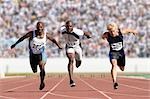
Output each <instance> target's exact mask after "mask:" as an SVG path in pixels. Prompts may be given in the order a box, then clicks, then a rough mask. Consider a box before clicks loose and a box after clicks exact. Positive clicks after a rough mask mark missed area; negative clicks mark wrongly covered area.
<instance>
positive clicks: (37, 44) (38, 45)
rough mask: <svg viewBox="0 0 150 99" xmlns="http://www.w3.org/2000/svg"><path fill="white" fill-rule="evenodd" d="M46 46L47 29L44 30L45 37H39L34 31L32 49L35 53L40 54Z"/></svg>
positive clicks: (31, 42)
mask: <svg viewBox="0 0 150 99" xmlns="http://www.w3.org/2000/svg"><path fill="white" fill-rule="evenodd" d="M45 48H46V31H44V37H43V38H38V37H36V35H35V31H33V38H32V40H31V41H30V50H31V52H32V53H33V54H40V53H42V52H44V51H45Z"/></svg>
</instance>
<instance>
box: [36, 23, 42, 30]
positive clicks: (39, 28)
mask: <svg viewBox="0 0 150 99" xmlns="http://www.w3.org/2000/svg"><path fill="white" fill-rule="evenodd" d="M36 28H37V30H38V31H39V32H42V31H43V30H44V23H43V22H37V25H36Z"/></svg>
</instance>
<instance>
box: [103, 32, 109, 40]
mask: <svg viewBox="0 0 150 99" xmlns="http://www.w3.org/2000/svg"><path fill="white" fill-rule="evenodd" d="M107 38H108V32H105V33H104V34H103V35H102V39H104V40H105V39H107Z"/></svg>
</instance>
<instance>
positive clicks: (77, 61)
mask: <svg viewBox="0 0 150 99" xmlns="http://www.w3.org/2000/svg"><path fill="white" fill-rule="evenodd" d="M80 65H81V60H76V67H77V68H78V67H79V66H80Z"/></svg>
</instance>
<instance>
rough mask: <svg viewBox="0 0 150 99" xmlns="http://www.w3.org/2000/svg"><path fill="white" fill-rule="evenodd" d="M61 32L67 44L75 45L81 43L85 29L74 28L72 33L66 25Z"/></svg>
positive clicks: (68, 45)
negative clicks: (67, 29)
mask: <svg viewBox="0 0 150 99" xmlns="http://www.w3.org/2000/svg"><path fill="white" fill-rule="evenodd" d="M60 31H61V33H62V34H63V36H64V38H65V41H66V46H67V47H75V46H78V45H79V44H80V38H81V37H82V36H83V34H84V33H83V31H82V30H80V29H77V28H73V31H72V32H71V33H68V32H67V31H66V28H65V27H62V28H61V30H60Z"/></svg>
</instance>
